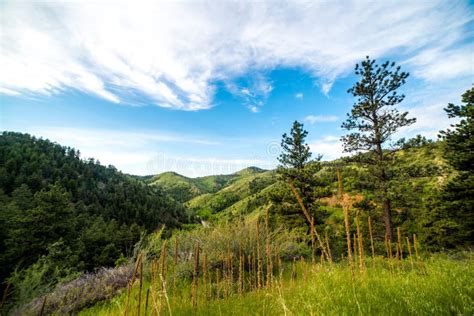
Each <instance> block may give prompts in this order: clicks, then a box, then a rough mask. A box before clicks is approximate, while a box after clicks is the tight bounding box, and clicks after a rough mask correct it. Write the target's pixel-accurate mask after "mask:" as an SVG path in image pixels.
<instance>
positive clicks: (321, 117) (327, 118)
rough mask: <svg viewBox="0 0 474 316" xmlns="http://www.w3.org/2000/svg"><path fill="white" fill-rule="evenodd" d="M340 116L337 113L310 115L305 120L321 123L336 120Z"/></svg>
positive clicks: (311, 122)
mask: <svg viewBox="0 0 474 316" xmlns="http://www.w3.org/2000/svg"><path fill="white" fill-rule="evenodd" d="M338 119H339V117H337V116H335V115H308V116H306V117H305V118H304V120H305V121H306V122H308V123H310V124H314V123H320V122H336V121H337V120H338Z"/></svg>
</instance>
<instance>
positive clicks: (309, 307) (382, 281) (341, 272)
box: [80, 254, 474, 315]
mask: <svg viewBox="0 0 474 316" xmlns="http://www.w3.org/2000/svg"><path fill="white" fill-rule="evenodd" d="M473 263H474V258H473V256H472V255H471V254H468V255H467V256H466V257H465V258H462V259H458V260H454V259H450V258H448V257H446V256H439V255H438V256H436V257H432V258H431V259H428V260H426V261H425V262H424V268H423V269H421V267H417V268H416V269H414V270H412V269H411V265H410V263H409V262H408V261H405V262H402V263H399V262H397V261H395V260H394V261H393V262H392V264H393V266H392V270H390V269H389V267H388V264H387V262H386V261H382V260H380V261H379V262H377V263H376V264H375V266H372V264H371V263H368V264H367V269H366V271H365V272H363V273H360V272H357V273H356V274H355V277H354V278H353V277H352V275H351V272H350V270H349V268H348V266H347V265H345V264H333V265H329V264H324V265H321V264H311V263H298V276H297V279H296V280H292V279H291V278H290V274H289V271H288V270H289V267H288V268H287V269H285V270H286V271H285V273H283V277H282V278H280V277H279V276H275V279H274V282H273V286H272V287H271V288H269V289H262V290H259V291H253V292H249V293H246V294H244V295H238V294H232V295H231V296H230V297H228V298H226V299H224V298H216V296H215V295H213V298H212V299H206V297H205V292H204V291H203V289H201V290H200V291H199V300H198V307H197V309H193V307H192V303H191V288H190V285H189V283H188V282H181V283H179V284H178V286H177V290H176V291H175V292H176V293H173V291H172V289H171V288H170V289H169V290H168V294H169V299H170V309H171V312H172V314H173V315H192V314H197V315H321V314H323V315H328V314H329V315H357V314H359V315H473V313H474V265H473ZM303 272H304V273H303ZM148 286H149V282H147V283H145V284H144V287H143V289H144V290H143V291H142V307H141V311H142V313H141V314H142V315H144V309H145V306H144V304H145V294H146V289H147V288H148ZM214 286H215V285H214ZM151 290H153V288H152V289H151ZM213 290H215V288H213ZM213 293H214V294H215V292H213ZM130 297H131V300H130V305H129V309H128V315H136V314H137V302H138V299H137V297H138V286H137V285H135V287H134V288H133V291H132V293H131V296H130ZM126 298H127V293H126V292H125V293H122V294H121V295H119V296H117V297H115V298H114V299H112V300H110V301H107V302H103V303H100V304H98V305H96V306H94V307H92V308H90V309H88V310H84V311H82V312H81V313H80V315H121V314H123V313H124V310H125V302H126ZM150 301H151V299H150ZM152 309H153V310H154V314H156V311H160V310H161V313H162V314H165V313H167V312H166V311H167V310H168V308H167V306H166V307H163V308H160V307H159V306H157V307H156V308H153V306H152V303H151V302H150V303H149V306H148V310H147V314H148V315H151V312H152Z"/></svg>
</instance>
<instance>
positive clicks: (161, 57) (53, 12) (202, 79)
mask: <svg viewBox="0 0 474 316" xmlns="http://www.w3.org/2000/svg"><path fill="white" fill-rule="evenodd" d="M473 16H474V15H473V14H472V9H471V7H469V4H468V3H467V2H463V1H455V2H452V1H441V0H438V1H437V0H433V1H396V2H393V1H378V2H373V1H354V2H346V1H343V2H327V1H313V2H290V3H275V2H273V1H268V2H228V1H224V2H219V3H215V2H212V3H211V2H197V1H196V2H134V3H131V2H125V1H118V2H114V3H111V2H106V1H105V2H79V1H78V2H76V1H71V2H61V3H60V2H56V1H53V2H50V1H45V2H38V1H17V2H16V1H8V2H6V3H2V13H1V19H2V22H1V23H2V32H1V34H0V36H1V37H0V51H1V53H0V68H1V71H0V87H1V88H2V90H0V93H7V94H10V95H12V94H25V93H35V94H43V95H51V94H57V93H63V92H64V91H67V90H69V89H77V90H80V91H83V92H85V93H89V94H94V95H96V96H98V97H101V98H103V99H106V100H109V101H110V102H114V103H137V102H138V101H137V100H138V99H139V100H143V99H146V100H149V101H150V102H153V103H154V104H156V105H158V106H161V107H167V108H172V109H180V110H201V109H208V108H210V107H212V106H213V98H214V93H215V90H216V83H217V82H219V81H224V82H228V81H233V80H234V79H235V78H238V77H241V76H242V75H245V74H246V73H248V71H249V70H250V69H252V71H255V70H256V71H263V72H264V71H266V70H269V69H270V70H271V69H274V68H276V67H279V66H283V67H300V68H303V69H306V71H308V73H310V74H312V75H313V76H314V77H315V78H318V82H321V85H320V87H321V90H322V92H323V93H325V94H328V93H329V91H330V89H331V86H332V83H333V82H334V80H336V79H337V78H338V77H340V76H343V75H345V74H347V73H349V72H350V71H351V69H352V67H353V65H354V64H355V63H356V62H357V61H359V60H360V59H361V58H363V57H364V56H365V55H370V56H372V57H375V58H377V57H383V56H386V55H397V56H400V59H401V61H402V62H403V61H406V62H407V65H409V67H410V70H412V72H413V73H414V74H415V75H416V76H419V77H420V78H422V79H425V80H433V79H439V78H443V77H453V76H467V75H469V69H471V71H472V45H471V46H465V47H462V48H459V45H458V43H459V42H461V41H463V40H466V37H467V36H468V35H467V33H466V25H468V24H469V22H470V21H472V17H473ZM334 21H341V22H340V23H334ZM446 56H448V57H450V58H446ZM469 64H470V65H471V66H469ZM471 75H472V72H471ZM244 88H247V89H248V91H249V92H250V93H254V94H255V95H256V92H255V91H253V90H252V89H251V87H244ZM265 89H267V91H268V92H267V93H270V92H271V89H270V88H269V87H267V88H263V90H261V91H265ZM240 93H243V92H240ZM260 93H261V92H260ZM264 101H265V100H258V101H257V104H252V105H248V106H249V108H250V109H251V110H252V109H254V110H258V109H259V108H261V106H262V105H263V104H264ZM258 102H261V103H258Z"/></svg>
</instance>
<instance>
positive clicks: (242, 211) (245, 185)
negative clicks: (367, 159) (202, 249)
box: [185, 143, 452, 224]
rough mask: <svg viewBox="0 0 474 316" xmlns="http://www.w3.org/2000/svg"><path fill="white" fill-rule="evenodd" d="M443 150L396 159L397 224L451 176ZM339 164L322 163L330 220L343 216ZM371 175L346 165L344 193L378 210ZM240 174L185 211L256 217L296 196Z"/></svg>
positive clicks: (257, 176)
mask: <svg viewBox="0 0 474 316" xmlns="http://www.w3.org/2000/svg"><path fill="white" fill-rule="evenodd" d="M440 147H441V144H440V143H432V144H426V145H423V146H418V147H412V148H407V149H405V150H402V151H400V152H398V153H397V154H396V164H395V165H396V166H395V167H394V168H393V169H392V171H391V172H392V174H391V176H392V190H391V194H392V197H393V204H394V209H395V210H396V214H395V222H396V224H398V223H400V224H401V223H402V222H403V221H404V220H405V219H406V218H407V217H408V216H411V215H409V214H413V213H419V212H421V209H422V208H423V207H424V203H425V201H426V200H427V199H428V198H429V197H430V194H432V193H433V192H434V190H435V189H436V188H438V187H439V186H440V185H441V184H442V183H443V182H444V181H446V179H447V178H448V177H449V176H450V175H451V174H452V170H451V169H450V168H449V167H448V166H447V165H446V164H445V163H444V160H443V159H442V152H441V148H440ZM336 162H339V163H340V161H334V162H323V167H322V169H321V170H320V171H319V172H318V174H317V176H318V177H319V178H321V179H322V182H323V183H324V184H325V186H324V187H322V188H320V189H322V190H324V191H325V192H326V196H327V197H326V198H323V199H322V200H321V206H322V209H323V211H324V212H327V214H326V215H325V216H326V217H325V218H327V219H330V218H331V216H332V215H334V216H336V217H337V216H339V215H340V213H341V212H340V208H339V205H338V203H337V199H336V193H337V187H338V185H337V176H336V171H335V168H334V165H335V164H336ZM369 172H370V171H368V169H367V168H365V167H362V166H359V165H356V164H349V165H345V166H344V168H343V169H342V178H343V190H344V192H346V193H349V194H351V195H361V196H362V197H363V198H365V199H366V200H367V201H371V203H373V204H374V205H376V199H375V191H376V187H375V184H374V182H373V180H372V178H371V177H370V174H369ZM235 175H239V176H237V177H234V178H232V181H229V182H228V183H227V184H226V185H225V186H224V187H223V188H222V189H220V190H218V191H215V192H209V191H208V192H206V193H203V194H200V195H197V196H196V197H194V198H192V199H191V200H189V201H188V202H186V204H185V205H186V207H187V208H188V209H189V210H190V211H191V213H192V214H195V215H197V216H198V217H199V218H201V219H204V220H213V221H216V220H232V219H233V218H238V217H249V218H252V217H254V216H255V215H256V214H258V213H261V212H262V211H263V210H264V209H265V208H266V207H267V206H268V205H269V204H270V200H271V195H272V194H277V195H278V194H288V195H291V192H290V191H289V188H288V186H286V185H285V184H284V183H279V182H278V181H277V177H276V174H275V171H262V170H254V169H252V168H247V169H244V170H242V171H240V172H237V173H235V174H234V175H233V176H235ZM334 212H336V213H334ZM332 213H334V214H332Z"/></svg>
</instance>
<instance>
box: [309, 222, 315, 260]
mask: <svg viewBox="0 0 474 316" xmlns="http://www.w3.org/2000/svg"><path fill="white" fill-rule="evenodd" d="M310 235H311V261H312V262H313V263H314V262H315V257H314V245H315V240H314V217H311V232H310Z"/></svg>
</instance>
